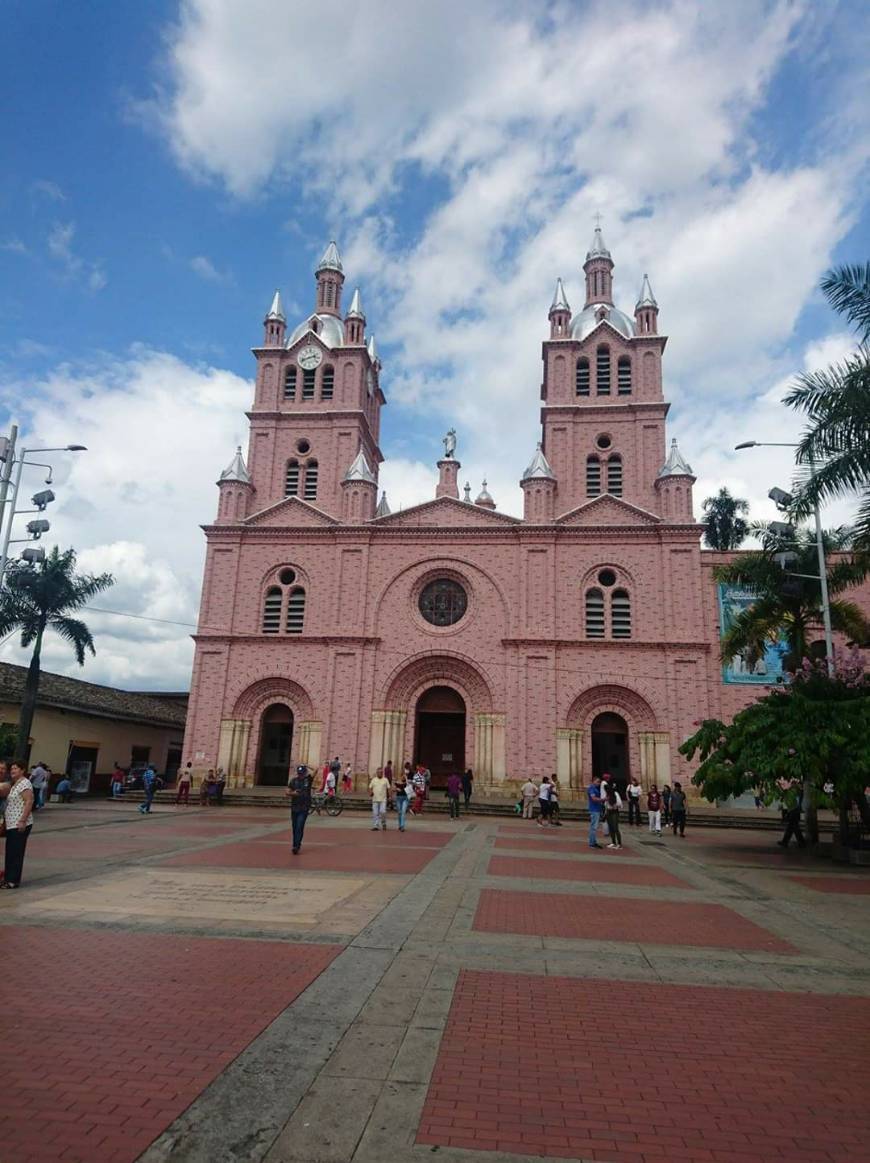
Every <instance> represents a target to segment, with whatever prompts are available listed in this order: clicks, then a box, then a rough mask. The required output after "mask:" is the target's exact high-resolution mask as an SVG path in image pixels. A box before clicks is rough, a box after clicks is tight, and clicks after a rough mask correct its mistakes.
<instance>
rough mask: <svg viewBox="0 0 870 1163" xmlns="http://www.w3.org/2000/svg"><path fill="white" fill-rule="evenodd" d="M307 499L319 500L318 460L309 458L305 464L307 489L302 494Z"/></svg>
mask: <svg viewBox="0 0 870 1163" xmlns="http://www.w3.org/2000/svg"><path fill="white" fill-rule="evenodd" d="M302 496H303V498H304V499H305V500H306V501H316V500H317V461H316V460H309V462H308V464H306V466H305V491H304V492H303V494H302Z"/></svg>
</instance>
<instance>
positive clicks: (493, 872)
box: [487, 856, 691, 888]
mask: <svg viewBox="0 0 870 1163" xmlns="http://www.w3.org/2000/svg"><path fill="white" fill-rule="evenodd" d="M487 874H488V875H489V876H519V877H522V876H529V877H531V878H532V879H533V880H592V881H601V882H605V881H606V882H607V883H608V884H644V885H650V886H651V887H653V888H690V887H691V886H690V885H688V884H686V882H685V881H684V880H680V878H679V877H677V876H673V875H672V874H671V873H670V872H666V871H665V870H664V869H663V868H655V867H651V866H649V865H643V864H619V863H617V862H616V861H615V860H607V859H606V858H601V859H598V860H588V859H582V860H576V861H575V860H542V859H535V858H534V857H528V856H491V857H490V861H489V867H488V868H487Z"/></svg>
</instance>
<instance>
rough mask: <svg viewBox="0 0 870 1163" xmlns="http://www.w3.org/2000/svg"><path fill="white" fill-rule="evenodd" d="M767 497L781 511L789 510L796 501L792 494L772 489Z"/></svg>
mask: <svg viewBox="0 0 870 1163" xmlns="http://www.w3.org/2000/svg"><path fill="white" fill-rule="evenodd" d="M767 495H768V496H769V497H770V499H771V500H772V501H773V503H774V504H775V505H776V506H777V508H779V509H787V508H788V507H789V505H790V504H791V503H792V501H793V500H794V497H793V496H792V495H791V493H787V492H786V491H785V489H771V490H770V492H769V493H768V494H767Z"/></svg>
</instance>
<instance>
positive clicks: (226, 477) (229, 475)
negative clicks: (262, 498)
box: [218, 444, 251, 485]
mask: <svg viewBox="0 0 870 1163" xmlns="http://www.w3.org/2000/svg"><path fill="white" fill-rule="evenodd" d="M221 481H238V482H239V483H240V484H243V485H249V484H250V483H251V478H250V476H249V475H248V470H247V467H246V466H245V458H244V457H243V456H242V446H241V444H239V445H237V446H236V455H235V456H234V457H233V459H232V460H231V461H230V463H229V464H228V465H227V467H226V468H225V469H224V471H223V472H222V473H221V475H220V477H219V478H218V484H220V483H221Z"/></svg>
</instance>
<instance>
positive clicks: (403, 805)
mask: <svg viewBox="0 0 870 1163" xmlns="http://www.w3.org/2000/svg"><path fill="white" fill-rule="evenodd" d="M410 791H411V789H410V787H409V786H408V777H407V776H406V774H405V771H404V769H403V770H402V771H400V772H399V774H398V775H397V776H396V782H395V783H394V784H393V795H394V797H395V800H396V815H397V816H398V817H399V831H400V832H404V831H405V813H406V812H407V810H408V797H409V794H410Z"/></svg>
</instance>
